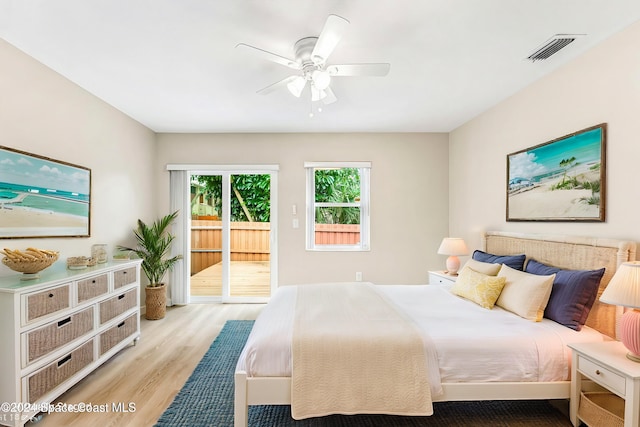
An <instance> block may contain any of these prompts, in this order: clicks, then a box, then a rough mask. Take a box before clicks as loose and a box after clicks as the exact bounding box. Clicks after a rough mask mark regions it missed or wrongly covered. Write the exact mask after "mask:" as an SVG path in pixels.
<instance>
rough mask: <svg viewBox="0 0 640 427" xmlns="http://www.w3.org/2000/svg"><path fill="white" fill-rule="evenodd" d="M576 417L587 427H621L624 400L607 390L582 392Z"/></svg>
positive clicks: (622, 423) (622, 424)
mask: <svg viewBox="0 0 640 427" xmlns="http://www.w3.org/2000/svg"><path fill="white" fill-rule="evenodd" d="M578 417H579V418H580V419H581V420H582V421H584V422H585V423H586V424H587V425H588V426H589V427H623V426H624V400H623V399H622V398H620V397H618V396H616V395H615V394H613V393H609V392H582V393H581V394H580V405H579V406H578Z"/></svg>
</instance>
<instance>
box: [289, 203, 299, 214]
mask: <svg viewBox="0 0 640 427" xmlns="http://www.w3.org/2000/svg"><path fill="white" fill-rule="evenodd" d="M291 214H293V215H297V214H298V207H297V206H296V205H295V204H294V205H291Z"/></svg>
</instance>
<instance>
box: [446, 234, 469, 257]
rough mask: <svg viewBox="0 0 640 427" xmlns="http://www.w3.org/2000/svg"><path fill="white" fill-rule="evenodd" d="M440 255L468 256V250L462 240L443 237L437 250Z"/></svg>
mask: <svg viewBox="0 0 640 427" xmlns="http://www.w3.org/2000/svg"><path fill="white" fill-rule="evenodd" d="M438 253H439V254H440V255H455V256H459V255H469V249H468V248H467V244H466V243H465V242H464V240H463V239H461V238H459V237H445V238H444V239H442V243H440V247H439V248H438Z"/></svg>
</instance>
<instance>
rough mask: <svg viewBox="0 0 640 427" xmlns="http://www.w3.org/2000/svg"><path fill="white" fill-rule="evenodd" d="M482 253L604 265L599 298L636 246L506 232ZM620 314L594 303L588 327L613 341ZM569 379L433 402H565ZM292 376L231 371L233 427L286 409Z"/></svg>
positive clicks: (449, 394) (448, 392) (469, 387)
mask: <svg viewBox="0 0 640 427" xmlns="http://www.w3.org/2000/svg"><path fill="white" fill-rule="evenodd" d="M482 246H483V249H484V250H485V251H487V252H489V253H495V254H501V255H513V254H522V253H524V254H527V258H534V259H536V260H537V261H540V262H542V263H544V264H548V265H553V266H555V267H559V268H565V269H575V270H578V269H580V270H592V269H597V268H602V267H605V268H606V270H605V274H604V276H603V278H602V281H601V283H600V289H599V291H598V297H599V296H600V294H601V293H602V292H603V291H604V289H605V288H606V287H607V284H608V283H609V280H611V277H612V276H613V274H614V273H615V270H616V268H617V267H618V266H619V265H620V264H621V263H623V262H625V261H634V260H635V259H636V244H635V243H634V242H628V241H623V240H615V239H601V238H590V237H576V236H559V235H539V234H537V235H535V234H534V235H532V234H520V233H508V232H498V231H492V232H486V233H485V234H484V235H483V239H482ZM620 315H621V312H618V311H617V310H616V307H615V306H610V305H606V304H600V302H599V301H597V300H596V303H595V304H594V306H593V308H592V309H591V312H590V313H589V318H588V319H587V325H588V326H590V327H592V328H594V329H596V330H598V331H600V332H601V333H603V334H605V335H608V336H610V337H612V338H615V337H616V336H617V334H616V329H617V327H616V325H617V323H618V322H617V320H618V319H619V317H620ZM570 387H571V382H570V381H557V382H535V383H534V382H526V383H523V382H499V383H443V384H442V389H443V391H444V393H443V394H442V395H441V396H439V397H438V398H435V399H434V402H438V401H440V402H443V401H469V400H522V399H568V398H569V396H570ZM290 404H291V378H290V377H248V376H247V373H246V372H244V371H236V373H235V406H234V412H235V414H234V417H235V418H234V423H235V427H246V426H247V422H248V409H249V405H290Z"/></svg>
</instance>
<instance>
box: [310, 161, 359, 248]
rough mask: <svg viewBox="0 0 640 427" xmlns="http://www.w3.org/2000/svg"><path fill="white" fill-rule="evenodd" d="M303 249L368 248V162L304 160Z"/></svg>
mask: <svg viewBox="0 0 640 427" xmlns="http://www.w3.org/2000/svg"><path fill="white" fill-rule="evenodd" d="M304 167H305V169H306V172H307V203H306V213H307V222H306V223H307V229H306V232H307V236H306V246H307V250H313V251H368V250H369V249H370V235H369V217H370V209H369V181H370V172H371V162H305V164H304Z"/></svg>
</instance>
